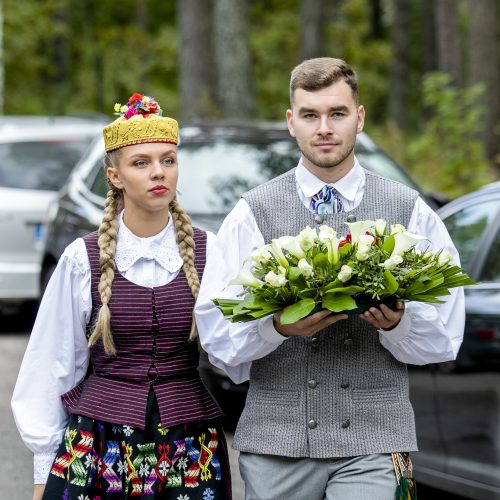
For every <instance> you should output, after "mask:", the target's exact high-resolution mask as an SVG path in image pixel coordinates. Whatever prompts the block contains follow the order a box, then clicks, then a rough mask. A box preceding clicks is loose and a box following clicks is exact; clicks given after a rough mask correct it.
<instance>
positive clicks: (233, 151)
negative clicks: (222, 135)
mask: <svg viewBox="0 0 500 500" xmlns="http://www.w3.org/2000/svg"><path fill="white" fill-rule="evenodd" d="M356 154H357V156H358V159H359V161H360V163H361V164H362V165H363V166H365V167H366V168H367V169H369V170H371V171H373V172H375V173H377V174H380V175H383V176H385V177H388V178H390V179H393V180H397V181H399V182H402V183H404V184H406V185H409V186H410V187H413V188H415V189H417V187H416V186H415V184H414V183H413V181H412V180H411V179H410V178H409V177H408V176H407V174H406V173H405V172H404V171H403V170H402V169H401V168H400V167H399V166H398V165H397V164H396V163H395V162H394V161H393V160H391V158H389V157H388V156H387V155H385V154H384V153H383V152H379V151H371V150H370V151H369V150H366V149H364V148H361V147H359V148H358V149H357V150H356ZM178 157H179V182H178V185H177V189H178V199H179V202H180V203H181V205H182V206H183V208H184V209H185V210H186V211H187V212H188V213H191V214H196V215H205V214H225V213H227V212H229V210H231V208H232V207H233V206H234V205H235V204H236V202H237V201H238V200H239V199H240V197H241V194H242V193H244V192H245V191H248V190H249V189H251V188H253V187H255V186H257V185H258V184H261V183H262V182H265V181H267V180H269V179H271V178H273V177H276V176H277V175H280V174H282V173H283V172H286V171H287V170H289V169H291V168H293V167H295V166H296V165H297V162H298V160H299V157H300V152H299V150H298V147H297V144H296V143H295V141H291V140H285V139H283V140H274V141H272V142H243V141H241V142H236V141H221V140H216V141H213V142H211V143H188V142H184V143H183V144H182V146H181V147H180V148H179V152H178ZM84 183H85V184H86V186H87V187H88V188H89V189H90V190H91V191H92V192H93V193H94V194H96V195H98V196H100V197H105V196H106V192H107V190H108V187H107V183H106V181H105V177H104V173H103V168H102V160H100V159H99V161H98V162H96V164H95V165H94V167H93V168H92V170H90V171H89V173H88V175H87V176H86V178H85V179H84Z"/></svg>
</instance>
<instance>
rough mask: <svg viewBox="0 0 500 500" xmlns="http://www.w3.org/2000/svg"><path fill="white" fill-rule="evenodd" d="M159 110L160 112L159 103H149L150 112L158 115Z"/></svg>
mask: <svg viewBox="0 0 500 500" xmlns="http://www.w3.org/2000/svg"><path fill="white" fill-rule="evenodd" d="M157 110H158V103H157V102H150V103H149V112H150V113H156V111H157Z"/></svg>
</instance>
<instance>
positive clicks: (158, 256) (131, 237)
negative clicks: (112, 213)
mask: <svg viewBox="0 0 500 500" xmlns="http://www.w3.org/2000/svg"><path fill="white" fill-rule="evenodd" d="M118 223H119V227H118V241H117V244H116V255H115V262H116V266H117V268H118V270H119V271H120V272H125V271H128V270H129V269H130V268H131V267H132V266H133V265H134V264H135V263H136V262H137V261H138V260H140V259H146V260H154V261H156V262H157V263H158V264H159V265H160V266H161V267H163V268H164V269H166V270H167V271H169V272H170V273H174V272H176V271H178V270H179V269H180V268H181V267H182V258H181V256H180V254H179V247H178V246H177V242H176V240H175V230H174V224H173V222H172V217H169V219H168V224H167V225H166V227H165V228H164V229H162V230H161V232H159V233H158V234H155V235H154V236H151V237H149V238H139V236H136V235H135V234H133V233H132V231H130V229H129V228H128V227H127V226H126V225H125V223H124V222H123V212H122V213H121V214H120V215H119V217H118Z"/></svg>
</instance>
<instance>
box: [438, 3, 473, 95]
mask: <svg viewBox="0 0 500 500" xmlns="http://www.w3.org/2000/svg"><path fill="white" fill-rule="evenodd" d="M481 1H482V0H481ZM458 3H459V2H458V1H457V0H436V41H437V60H438V69H439V71H444V72H446V73H449V74H450V75H451V77H452V79H453V83H454V84H455V85H457V86H461V85H462V84H463V74H462V58H461V57H460V31H459V25H458ZM478 3H479V2H478Z"/></svg>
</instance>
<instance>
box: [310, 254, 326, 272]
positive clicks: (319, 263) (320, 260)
mask: <svg viewBox="0 0 500 500" xmlns="http://www.w3.org/2000/svg"><path fill="white" fill-rule="evenodd" d="M312 264H313V267H315V268H319V269H327V268H328V266H329V265H330V262H329V261H328V257H327V256H326V255H325V254H324V253H323V252H320V253H318V254H316V255H315V256H314V258H313V260H312Z"/></svg>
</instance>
